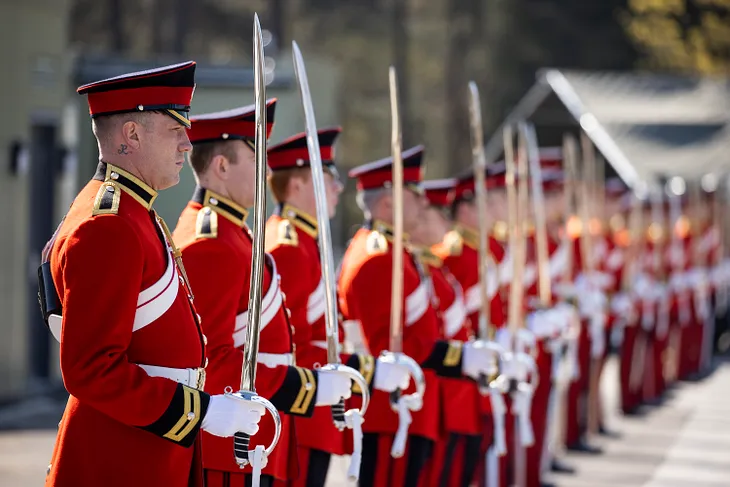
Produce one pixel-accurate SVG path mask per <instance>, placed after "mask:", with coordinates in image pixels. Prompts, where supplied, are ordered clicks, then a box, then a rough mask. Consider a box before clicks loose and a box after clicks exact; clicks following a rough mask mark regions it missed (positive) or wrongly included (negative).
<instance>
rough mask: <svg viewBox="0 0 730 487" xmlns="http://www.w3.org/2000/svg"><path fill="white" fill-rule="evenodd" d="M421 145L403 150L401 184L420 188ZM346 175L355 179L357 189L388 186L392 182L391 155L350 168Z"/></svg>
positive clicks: (421, 175)
mask: <svg viewBox="0 0 730 487" xmlns="http://www.w3.org/2000/svg"><path fill="white" fill-rule="evenodd" d="M423 150H424V147H423V146H422V145H418V146H416V147H411V148H410V149H407V150H405V151H403V185H404V186H411V187H414V186H415V187H417V188H420V184H421V181H422V180H423V174H422V172H423V171H422V170H421V164H422V162H423ZM348 176H350V177H351V178H356V179H357V189H358V190H360V191H363V190H368V189H376V188H390V187H391V186H392V184H393V157H386V158H385V159H380V160H379V161H375V162H369V163H367V164H363V165H362V166H358V167H356V168H354V169H352V170H351V171H350V172H349V173H348Z"/></svg>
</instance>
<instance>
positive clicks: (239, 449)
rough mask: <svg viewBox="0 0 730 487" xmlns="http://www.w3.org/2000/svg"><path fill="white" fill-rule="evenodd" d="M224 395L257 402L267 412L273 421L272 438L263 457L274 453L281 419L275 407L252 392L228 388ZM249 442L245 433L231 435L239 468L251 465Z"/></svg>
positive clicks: (252, 452)
mask: <svg viewBox="0 0 730 487" xmlns="http://www.w3.org/2000/svg"><path fill="white" fill-rule="evenodd" d="M225 395H226V396H228V397H232V398H234V399H238V400H239V401H250V402H257V403H259V404H262V405H263V406H264V407H265V408H266V410H267V411H268V412H269V414H270V415H271V417H272V419H273V420H274V438H273V439H272V440H271V444H270V445H269V446H268V447H266V449H265V450H264V453H263V456H264V458H267V457H268V456H269V455H270V454H271V452H272V451H274V448H276V444H277V443H278V442H279V437H280V436H281V417H280V416H279V411H277V409H276V407H275V406H274V405H273V404H271V402H270V401H269V400H268V399H266V398H264V397H261V396H259V395H258V394H256V393H255V392H253V391H243V390H241V391H238V392H231V391H230V388H228V390H227V391H226V392H225ZM250 440H251V437H250V436H249V435H247V434H245V433H236V434H235V435H233V455H234V457H235V459H236V464H237V465H238V467H239V468H244V467H245V466H247V465H250V464H251V458H253V454H254V451H255V450H250V449H249V443H250Z"/></svg>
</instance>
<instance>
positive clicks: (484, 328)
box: [469, 81, 495, 340]
mask: <svg viewBox="0 0 730 487" xmlns="http://www.w3.org/2000/svg"><path fill="white" fill-rule="evenodd" d="M469 121H470V124H469V126H470V128H471V153H472V158H473V160H474V164H473V167H474V193H475V196H476V202H477V211H478V214H479V294H480V297H481V300H480V301H479V302H480V303H481V306H480V307H479V328H478V330H479V338H481V339H483V340H492V339H494V333H495V330H494V327H493V326H492V323H491V321H492V320H491V316H490V315H491V307H490V303H489V296H488V289H487V265H488V262H489V253H488V252H489V248H488V247H487V187H486V184H485V173H486V170H487V159H486V156H485V154H484V129H483V127H482V109H481V103H480V100H479V88H477V84H476V83H475V82H474V81H470V82H469Z"/></svg>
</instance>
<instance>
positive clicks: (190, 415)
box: [188, 411, 195, 421]
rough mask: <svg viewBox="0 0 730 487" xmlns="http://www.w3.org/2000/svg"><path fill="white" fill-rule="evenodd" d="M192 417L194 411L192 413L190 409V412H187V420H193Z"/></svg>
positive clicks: (193, 417)
mask: <svg viewBox="0 0 730 487" xmlns="http://www.w3.org/2000/svg"><path fill="white" fill-rule="evenodd" d="M194 419H195V413H194V412H192V411H190V412H189V413H188V421H192V420H194Z"/></svg>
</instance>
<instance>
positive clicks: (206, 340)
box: [198, 315, 208, 345]
mask: <svg viewBox="0 0 730 487" xmlns="http://www.w3.org/2000/svg"><path fill="white" fill-rule="evenodd" d="M198 320H200V315H198ZM203 345H208V337H207V336H205V335H203Z"/></svg>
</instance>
